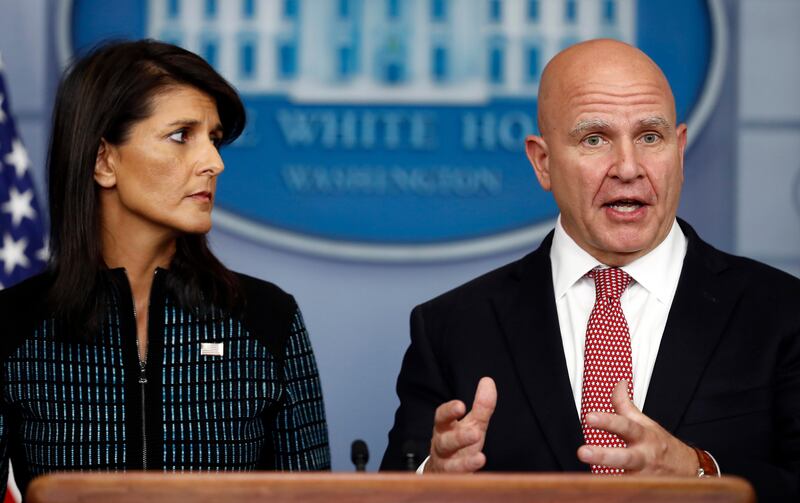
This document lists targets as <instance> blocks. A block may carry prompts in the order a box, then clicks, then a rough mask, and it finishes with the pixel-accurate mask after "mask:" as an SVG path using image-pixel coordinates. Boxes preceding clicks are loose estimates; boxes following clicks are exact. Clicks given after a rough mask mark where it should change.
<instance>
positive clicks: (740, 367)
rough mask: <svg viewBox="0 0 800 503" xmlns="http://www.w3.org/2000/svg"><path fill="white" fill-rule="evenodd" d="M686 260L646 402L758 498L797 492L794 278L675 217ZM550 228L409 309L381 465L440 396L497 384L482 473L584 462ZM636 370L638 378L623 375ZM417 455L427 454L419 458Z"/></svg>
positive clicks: (799, 331)
mask: <svg viewBox="0 0 800 503" xmlns="http://www.w3.org/2000/svg"><path fill="white" fill-rule="evenodd" d="M680 224H681V227H682V229H683V232H684V234H686V236H687V238H688V241H689V242H688V249H687V252H686V258H685V261H684V265H683V270H682V272H681V277H680V280H679V283H678V289H677V292H676V294H675V298H674V300H673V302H672V307H671V310H670V312H669V317H668V320H667V325H666V328H665V330H664V335H663V338H662V340H661V346H660V348H659V351H658V357H657V359H656V364H655V368H654V370H653V375H652V379H651V382H650V387H649V389H648V391H647V397H646V399H645V404H644V410H643V412H644V413H645V414H646V415H648V416H649V417H650V418H652V419H654V420H655V421H657V422H658V423H659V424H661V426H663V427H664V428H665V429H667V430H668V431H670V432H671V433H672V434H673V435H675V436H676V437H678V438H679V439H681V440H683V441H684V442H686V443H688V444H690V445H696V446H698V447H700V448H702V449H705V450H707V451H709V452H710V453H711V454H713V456H714V457H715V458H716V460H717V461H718V462H719V465H720V468H721V470H722V472H723V473H727V474H736V475H741V476H743V477H745V478H747V479H748V480H750V481H751V482H752V483H753V485H754V486H755V488H756V491H757V493H758V495H759V500H760V501H772V500H774V501H800V497H798V494H799V491H798V487H799V486H800V280H798V279H797V278H795V277H793V276H790V275H788V274H785V273H782V272H780V271H778V270H776V269H773V268H771V267H769V266H766V265H764V264H761V263H758V262H755V261H753V260H749V259H745V258H741V257H735V256H732V255H728V254H726V253H723V252H720V251H719V250H716V249H714V248H713V247H711V246H710V245H708V244H707V243H705V242H704V241H702V240H701V239H700V238H699V237H698V236H697V234H696V233H695V232H694V230H693V229H692V228H691V227H689V226H688V225H687V224H686V223H685V222H682V221H680ZM552 236H553V235H552V233H550V235H549V236H548V237H547V238H545V240H544V242H543V243H542V245H541V246H540V247H539V249H537V250H536V251H534V252H533V253H531V254H529V255H527V256H526V257H524V258H522V259H520V260H519V261H517V262H513V263H511V264H508V265H506V266H504V267H501V268H500V269H497V270H495V271H493V272H490V273H488V274H486V275H484V276H482V277H480V278H477V279H475V280H473V281H471V282H469V283H467V284H465V285H463V286H460V287H458V288H456V289H454V290H452V291H450V292H448V293H445V294H444V295H441V296H440V297H437V298H436V299H433V300H431V301H429V302H427V303H425V304H422V305H420V306H417V307H416V308H415V309H414V311H413V312H412V315H411V346H410V347H409V349H408V351H407V353H406V355H405V358H404V360H403V366H402V370H401V371H400V376H399V378H398V382H397V393H398V395H399V397H400V407H399V409H398V410H397V413H396V415H395V424H394V427H393V428H392V430H391V432H390V433H389V446H388V448H387V450H386V453H385V454H384V457H383V462H382V464H381V469H382V470H402V469H404V468H405V461H404V456H405V452H404V450H405V449H407V447H404V445H405V446H407V445H409V442H410V441H411V442H417V443H421V444H423V445H429V442H430V438H431V432H432V428H433V416H434V411H435V409H436V407H437V406H439V405H440V404H442V403H444V402H447V401H449V400H453V399H459V400H462V401H464V403H466V404H467V407H469V406H470V404H471V403H472V400H473V397H474V393H475V389H476V386H477V384H478V380H479V379H480V378H481V377H482V376H491V377H492V378H494V380H495V383H496V384H497V392H498V400H497V408H496V410H495V413H494V415H493V416H492V420H491V422H490V424H489V429H488V432H487V435H486V444H485V446H484V451H483V452H484V453H485V454H486V459H487V461H486V467H485V469H486V470H497V471H528V470H530V471H587V470H588V469H589V468H588V466H586V465H584V464H583V463H581V462H580V461H579V460H578V458H577V454H576V451H577V449H578V447H579V446H580V445H581V444H582V443H583V434H582V432H581V427H580V422H579V418H578V411H577V410H576V408H575V401H574V398H573V394H572V389H571V387H570V383H569V378H568V375H567V367H566V362H565V357H564V350H563V347H562V343H561V335H560V331H559V325H558V315H557V313H556V304H555V295H554V293H553V279H552V272H551V266H550V245H551V243H552ZM634 379H636V376H634ZM423 459H424V458H423Z"/></svg>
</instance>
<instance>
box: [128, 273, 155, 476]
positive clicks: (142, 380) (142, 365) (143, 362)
mask: <svg viewBox="0 0 800 503" xmlns="http://www.w3.org/2000/svg"><path fill="white" fill-rule="evenodd" d="M127 274H128V271H125V275H126V276H127ZM156 275H158V270H156V271H154V272H153V281H154V282H155V276H156ZM128 285H129V286H130V280H128ZM131 293H133V291H131ZM151 296H152V291H151ZM131 300H132V304H133V321H134V326H135V327H137V333H136V334H134V335H135V336H136V358H137V359H138V360H139V390H140V392H141V396H142V470H147V353H148V351H150V344H149V341H148V344H147V347H146V348H145V350H144V358H142V357H141V356H140V355H141V351H140V350H139V334H138V326H139V325H138V323H136V318H137V313H136V300H135V299H133V295H131ZM145 329H146V331H147V335H148V337H149V336H150V312H149V310H148V313H147V327H146V328H145Z"/></svg>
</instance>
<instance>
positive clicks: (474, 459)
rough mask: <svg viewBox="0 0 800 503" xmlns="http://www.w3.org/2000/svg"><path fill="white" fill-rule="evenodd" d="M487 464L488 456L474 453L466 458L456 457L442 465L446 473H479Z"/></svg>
mask: <svg viewBox="0 0 800 503" xmlns="http://www.w3.org/2000/svg"><path fill="white" fill-rule="evenodd" d="M485 464H486V456H485V455H484V454H483V453H482V452H473V453H471V454H469V455H466V456H454V457H452V458H450V459H447V460H445V461H444V463H442V467H443V468H444V471H445V472H446V473H472V472H477V471H478V470H480V469H481V468H483V465H485Z"/></svg>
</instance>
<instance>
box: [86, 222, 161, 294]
mask: <svg viewBox="0 0 800 503" xmlns="http://www.w3.org/2000/svg"><path fill="white" fill-rule="evenodd" d="M122 229H124V230H122ZM102 240H103V260H104V261H105V263H106V265H107V266H108V267H109V268H111V269H115V268H118V267H122V268H124V269H125V271H126V273H127V276H128V281H129V282H130V283H131V289H132V290H133V295H134V298H135V299H136V301H137V304H138V303H140V302H142V301H143V300H145V299H146V298H147V297H148V296H149V294H150V286H151V285H152V282H153V273H154V271H155V270H156V268H158V267H161V268H167V267H169V264H170V262H171V261H172V257H173V256H174V255H175V246H176V240H177V237H176V236H175V235H174V234H173V233H171V232H163V233H159V232H147V231H146V230H144V229H129V228H124V227H116V226H114V227H111V226H105V225H103V226H102Z"/></svg>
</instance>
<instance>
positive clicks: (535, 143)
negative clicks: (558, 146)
mask: <svg viewBox="0 0 800 503" xmlns="http://www.w3.org/2000/svg"><path fill="white" fill-rule="evenodd" d="M525 153H526V154H528V160H529V161H530V163H531V166H533V171H534V172H535V173H536V178H537V179H538V180H539V185H541V186H542V188H543V189H544V190H546V191H548V192H549V191H550V150H549V149H548V148H547V142H546V141H544V138H543V137H541V136H536V135H533V134H532V135H528V137H527V138H525Z"/></svg>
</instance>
